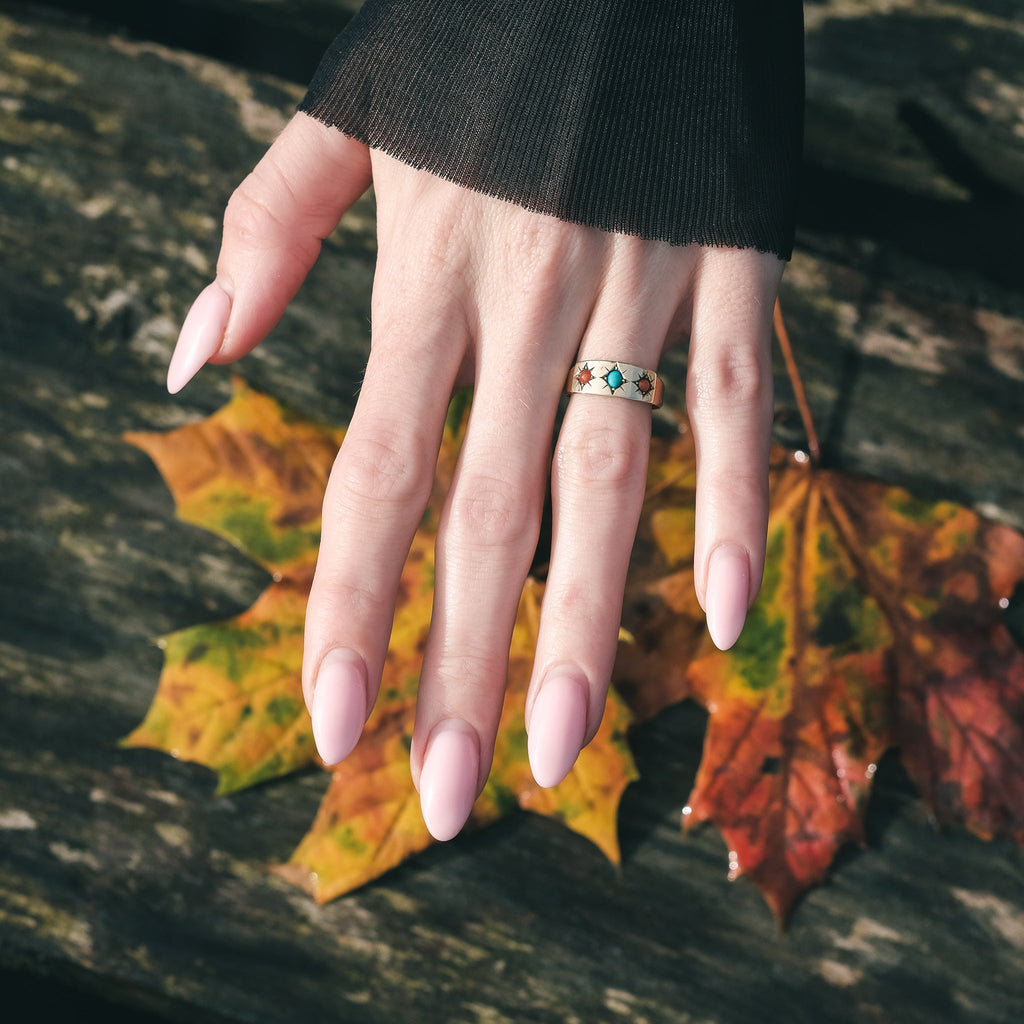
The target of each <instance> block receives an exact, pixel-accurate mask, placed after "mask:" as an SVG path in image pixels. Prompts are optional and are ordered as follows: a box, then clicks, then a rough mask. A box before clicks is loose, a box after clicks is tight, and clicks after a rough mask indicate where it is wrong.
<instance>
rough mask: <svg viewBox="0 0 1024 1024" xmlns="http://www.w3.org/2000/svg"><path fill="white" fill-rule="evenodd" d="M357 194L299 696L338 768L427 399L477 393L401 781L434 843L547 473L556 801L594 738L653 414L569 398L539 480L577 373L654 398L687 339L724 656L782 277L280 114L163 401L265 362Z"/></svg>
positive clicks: (501, 647)
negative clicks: (346, 354) (364, 236)
mask: <svg viewBox="0 0 1024 1024" xmlns="http://www.w3.org/2000/svg"><path fill="white" fill-rule="evenodd" d="M371 178H372V180H373V183H374V187H375V190H376V196H377V208H378V225H377V230H378V258H377V270H376V277H375V281H374V288H373V310H372V320H373V322H372V345H371V351H370V357H369V362H368V364H367V368H366V376H365V380H364V382H363V386H362V390H361V392H360V396H359V400H358V403H357V405H356V409H355V412H354V414H353V417H352V422H351V424H350V426H349V428H348V432H347V434H346V437H345V441H344V444H343V446H342V449H341V451H340V453H339V455H338V458H337V461H336V463H335V465H334V468H333V470H332V473H331V477H330V482H329V484H328V488H327V494H326V498H325V501H324V512H323V537H322V542H321V548H320V555H319V560H318V563H317V569H316V576H315V579H314V581H313V587H312V592H311V594H310V598H309V606H308V611H307V617H306V633H305V659H304V666H303V689H304V693H305V698H306V702H307V705H308V706H309V708H310V712H311V714H312V719H313V730H314V735H315V737H316V742H317V747H318V749H319V752H320V754H321V756H322V757H323V759H324V760H325V761H326V762H327V763H335V762H337V761H340V760H342V759H343V758H344V757H345V756H346V755H347V754H348V753H349V752H350V751H351V749H352V748H353V747H354V746H355V744H356V741H357V740H358V738H359V735H360V732H361V730H362V728H363V725H364V723H365V720H366V717H367V716H368V714H369V711H370V709H371V708H372V706H373V703H374V700H375V698H376V694H377V688H378V686H379V683H380V677H381V672H382V667H383V664H384V658H385V654H386V651H387V646H388V639H389V635H390V631H391V624H392V618H393V613H394V605H395V594H396V590H397V587H398V582H399V577H400V574H401V571H402V566H403V564H404V561H405V557H406V554H407V552H408V549H409V545H410V543H411V539H412V536H413V533H414V531H415V529H416V526H417V524H418V523H419V521H420V517H421V515H422V512H423V508H424V505H425V503H426V500H427V497H428V495H429V491H430V487H431V483H432V480H433V475H434V464H435V461H436V458H437V453H438V447H439V444H440V440H441V433H442V428H443V424H444V420H445V415H446V412H447V407H448V402H449V399H450V397H451V394H452V391H453V390H454V389H455V388H456V387H457V386H459V385H460V384H462V383H470V382H472V383H473V384H474V385H475V396H474V403H473V411H472V414H471V418H470V423H469V426H468V429H467V434H466V438H465V442H464V445H463V448H462V453H461V456H460V459H459V463H458V467H457V469H456V472H455V478H454V482H453V485H452V488H451V492H450V494H449V496H448V500H447V503H446V506H445V509H444V513H443V516H442V520H441V525H440V530H439V533H438V537H437V552H436V585H435V597H434V610H433V619H432V623H431V628H430V637H429V641H428V643H427V648H426V651H425V654H424V660H423V671H422V677H421V682H420V690H419V698H418V704H417V713H416V725H415V733H414V736H413V743H412V754H411V759H412V773H413V778H414V780H415V782H416V785H417V787H418V789H419V792H420V798H421V803H422V808H423V815H424V819H425V821H426V824H427V826H428V828H429V829H430V831H431V833H432V834H433V835H434V836H435V837H436V838H438V839H449V838H451V837H452V836H454V835H455V834H456V833H457V832H458V831H459V830H460V829H461V828H462V825H463V824H464V823H465V821H466V819H467V817H468V816H469V813H470V810H471V808H472V805H473V802H474V800H475V799H476V797H477V795H478V793H479V792H480V790H481V789H482V788H483V785H484V783H485V781H486V778H487V774H488V770H489V768H490V763H491V756H492V751H493V745H494V738H495V731H496V729H497V724H498V719H499V715H500V712H501V706H502V700H503V695H504V688H505V674H506V668H507V662H508V650H509V643H510V639H511V633H512V626H513V623H514V621H515V616H516V609H517V607H518V603H519V596H520V592H521V590H522V585H523V581H524V579H525V577H526V575H527V572H528V570H529V567H530V563H531V560H532V558H533V555H534V551H535V547H536V543H537V537H538V532H539V527H540V520H541V512H542V507H543V503H544V496H545V490H546V485H547V477H548V473H549V470H550V474H551V485H552V495H553V506H554V535H553V544H552V554H551V563H550V571H549V575H548V579H547V585H546V588H545V597H544V606H543V610H542V616H541V626H540V633H539V637H538V642H537V652H536V660H535V664H534V670H533V677H532V680H531V683H530V689H529V694H528V697H527V707H526V722H527V728H528V732H529V752H530V762H531V765H532V768H533V771H534V775H535V777H536V779H537V781H538V782H539V783H540V784H541V785H543V786H552V785H555V784H557V783H558V782H559V781H561V779H562V778H563V777H564V776H565V775H566V774H567V772H568V771H569V770H570V769H571V767H572V765H573V763H574V762H575V760H576V757H577V755H578V754H579V751H580V749H581V747H582V746H584V745H585V744H586V743H587V742H589V741H590V739H591V738H592V737H593V735H594V734H595V732H596V731H597V728H598V725H599V724H600V721H601V716H602V711H603V707H604V700H605V695H606V692H607V689H608V684H609V679H610V676H611V671H612V663H613V661H614V658H615V653H616V645H617V636H618V627H619V619H620V614H621V608H622V595H623V590H624V585H625V578H626V569H627V565H628V562H629V557H630V552H631V548H632V542H633V538H634V536H635V532H636V527H637V522H638V519H639V515H640V507H641V503H642V501H643V496H644V484H645V479H646V469H647V452H648V447H649V443H650V416H651V412H650V408H649V407H648V406H645V405H643V404H641V403H639V402H632V401H618V400H613V399H611V398H607V397H594V396H589V395H579V396H573V397H572V398H570V400H569V403H568V409H567V411H566V414H565V417H564V420H563V422H562V426H561V429H560V431H559V435H558V440H557V445H556V448H555V455H554V460H553V463H552V462H551V461H550V460H549V455H550V440H551V436H552V431H553V429H554V425H555V414H556V409H557V406H558V402H559V398H560V396H561V394H562V391H563V387H564V384H565V380H566V376H567V374H568V371H569V368H570V366H571V365H572V364H573V363H574V362H576V361H577V360H586V359H591V360H593V359H612V360H620V361H622V362H626V363H632V364H636V365H639V366H642V367H646V368H650V369H652V370H653V369H656V368H657V365H658V361H659V358H660V356H661V354H662V352H663V351H664V350H665V349H666V348H667V347H668V346H670V345H672V344H673V343H675V342H676V341H678V340H680V339H682V338H684V337H686V336H687V335H688V336H689V338H690V355H689V371H688V382H687V411H688V414H689V418H690V423H691V426H692V429H693V432H694V436H695V438H696V442H697V459H698V485H697V527H696V554H695V566H694V571H695V580H696V587H697V596H698V598H699V599H700V601H701V604H702V606H703V607H704V609H705V611H706V613H707V617H708V627H709V629H710V631H711V636H712V638H713V639H714V640H715V642H716V643H717V644H718V645H719V646H720V647H722V648H726V647H729V646H730V645H731V644H732V643H733V642H734V641H735V640H736V638H737V636H738V635H739V632H740V630H741V628H742V625H743V621H744V617H745V615H746V612H747V608H748V607H749V605H750V603H751V602H752V601H753V599H754V596H755V595H756V593H757V590H758V587H759V585H760V580H761V573H762V567H763V560H764V546H765V530H766V522H767V501H768V494H767V491H768V472H767V462H768V443H769V429H770V422H771V404H772V393H771V392H772V375H771V365H770V346H769V338H770V324H771V316H772V309H773V305H774V301H775V295H776V291H777V289H778V284H779V279H780V277H781V273H782V267H783V264H782V263H781V261H780V260H778V259H777V258H775V257H773V256H767V255H764V254H761V253H758V252H756V251H754V250H737V249H709V248H701V247H698V246H691V247H673V246H669V245H667V244H663V243H659V242H648V241H643V240H640V239H638V238H634V237H628V236H624V235H615V234H608V233H605V232H601V231H598V230H596V229H594V228H588V227H581V226H578V225H573V224H567V223H564V222H562V221H559V220H556V219H554V218H551V217H548V216H542V215H539V214H535V213H530V212H528V211H526V210H523V209H520V208H519V207H517V206H514V205H512V204H509V203H505V202H502V201H499V200H496V199H492V198H489V197H487V196H484V195H480V194H478V193H475V192H470V191H467V190H466V189H463V188H461V187H459V186H457V185H454V184H451V183H449V182H446V181H444V180H442V179H440V178H437V177H434V176H432V175H429V174H427V173H425V172H422V171H417V170H414V169H412V168H410V167H408V166H406V165H404V164H401V163H399V162H397V161H395V160H392V159H390V158H388V157H386V156H384V155H382V154H380V153H379V152H376V151H370V150H368V149H367V148H366V147H365V146H363V145H361V144H360V143H357V142H355V141H353V140H352V139H350V138H348V137H346V136H344V135H342V134H341V133H339V132H338V131H336V130H335V129H333V128H329V127H326V126H324V125H322V124H320V123H319V122H317V121H315V120H313V119H311V118H309V117H307V116H305V115H303V114H299V115H297V116H296V117H295V119H294V120H293V121H292V122H291V124H290V125H289V126H288V127H287V128H286V129H285V131H284V132H283V133H282V135H281V136H280V138H279V139H278V140H277V141H276V142H275V143H274V145H273V146H272V147H271V149H270V150H269V151H268V153H267V154H266V156H265V157H264V159H263V160H262V161H261V162H260V164H259V165H258V166H257V168H256V169H255V170H254V171H253V173H252V174H251V175H250V176H249V177H248V178H247V179H246V181H245V182H244V183H243V184H242V185H241V187H240V188H239V189H238V191H237V192H236V193H235V195H234V196H233V197H232V199H231V202H230V203H229V205H228V209H227V213H226V216H225V222H224V238H223V244H222V248H221V254H220V259H219V262H218V267H217V279H216V282H215V283H214V284H213V285H211V286H210V287H208V288H207V289H206V290H205V291H204V292H203V293H202V294H201V295H200V297H199V299H197V301H196V303H195V305H194V306H193V309H192V311H191V312H190V313H189V316H188V318H187V320H186V322H185V325H184V327H183V329H182V333H181V338H180V339H179V342H178V347H177V349H176V351H175V354H174V357H173V359H172V361H171V367H170V370H169V373H168V387H169V388H170V390H171V391H172V392H173V391H177V390H179V389H180V388H181V387H182V386H184V384H185V383H186V382H187V381H188V379H189V378H190V377H191V376H192V375H193V374H194V373H195V372H196V371H197V370H198V369H199V367H200V366H202V364H203V363H204V362H206V361H208V360H209V361H212V362H218V363H221V362H228V361H230V360H234V359H237V358H239V357H240V356H242V355H244V354H245V353H246V352H248V351H250V350H251V349H252V348H254V347H255V346H256V345H257V344H258V343H259V342H260V341H261V340H262V338H263V337H264V336H265V335H266V334H267V333H268V332H269V331H270V329H271V328H272V327H273V326H274V324H275V323H276V322H277V320H278V319H279V317H280V316H281V314H282V313H283V311H284V309H285V307H286V306H287V304H288V302H289V301H290V300H291V298H292V297H293V295H294V294H295V292H296V290H297V289H298V287H299V285H300V284H301V282H302V280H303V278H304V277H305V275H306V273H307V272H308V270H309V269H310V267H311V266H312V265H313V263H314V261H315V260H316V257H317V255H318V253H319V249H320V242H321V240H322V239H323V238H325V237H326V236H327V235H328V234H329V233H330V232H331V231H332V230H333V229H334V227H335V226H336V225H337V223H338V221H339V219H340V218H341V216H342V214H343V213H344V212H345V210H346V209H347V208H348V207H349V206H350V205H351V204H352V203H353V202H354V201H355V199H356V198H357V197H358V196H359V195H360V194H361V193H362V192H363V191H364V190H365V189H366V188H367V186H368V185H369V183H370V181H371ZM672 397H675V396H672ZM676 400H678V399H676Z"/></svg>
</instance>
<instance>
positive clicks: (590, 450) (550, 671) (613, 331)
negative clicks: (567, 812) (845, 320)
mask: <svg viewBox="0 0 1024 1024" xmlns="http://www.w3.org/2000/svg"><path fill="white" fill-rule="evenodd" d="M619 248H620V250H624V251H622V252H620V257H619V259H618V260H617V262H616V269H615V270H614V272H613V274H612V276H611V278H610V280H609V281H608V284H607V286H606V287H605V289H604V290H603V291H602V294H601V297H600V299H599V301H598V304H597V306H596V308H595V310H594V314H593V316H592V319H591V323H590V326H589V327H588V329H587V333H586V335H585V337H584V339H583V342H582V344H581V347H580V351H579V354H578V356H577V358H578V359H580V360H583V361H585V362H586V361H587V360H588V359H589V360H593V361H596V360H600V359H604V360H609V359H621V361H622V362H624V363H631V364H635V365H639V366H642V367H644V368H646V369H651V370H653V369H655V368H656V367H657V365H658V360H659V358H660V356H661V353H662V350H663V348H664V347H665V344H666V341H667V339H668V337H669V334H670V333H671V332H672V330H673V322H674V319H675V314H676V310H677V308H678V306H679V304H680V302H681V301H682V294H681V293H682V292H683V290H684V288H685V283H686V281H687V279H688V267H689V266H690V265H691V264H692V262H693V255H692V253H687V252H685V251H684V250H680V249H674V250H670V249H669V247H668V246H665V247H664V248H662V247H659V246H650V245H644V244H640V243H637V242H636V240H623V241H620V243H619ZM627 376H629V375H628V374H627ZM631 390H632V388H631V387H630V383H629V382H628V381H627V383H626V384H625V386H624V388H623V389H620V391H619V394H620V396H621V394H623V393H630V392H631ZM650 437H651V408H650V406H648V405H646V404H643V403H640V402H636V401H628V400H625V399H624V398H623V397H613V396H612V395H611V393H609V394H608V395H604V394H600V393H599V394H580V395H572V396H570V398H569V401H568V406H567V409H566V414H565V418H564V420H563V422H562V426H561V429H560V431H559V437H558V444H557V446H556V449H555V457H554V461H553V465H552V500H553V512H554V531H553V543H552V556H551V563H550V568H549V572H548V579H547V585H546V587H545V593H544V606H543V612H542V615H541V626H540V632H539V635H538V640H537V651H536V658H535V662H534V671H533V677H532V680H531V685H530V691H529V694H528V697H527V710H526V716H527V717H526V721H527V731H528V733H529V755H530V764H531V767H532V770H533V774H534V778H535V779H536V780H537V782H538V783H539V784H540V785H541V786H554V785H557V784H558V783H559V782H561V781H562V779H563V778H564V777H565V775H566V774H567V773H568V772H569V770H570V769H571V768H572V766H573V764H574V763H575V761H576V758H577V756H578V755H579V752H580V750H581V748H582V747H583V746H585V745H586V743H588V742H589V741H590V740H591V739H592V738H593V736H594V734H595V733H596V732H597V729H598V727H599V725H600V723H601V717H602V714H603V709H604V703H605V698H606V696H607V692H608V685H609V681H610V678H611V671H612V664H613V662H614V660H615V654H616V650H617V641H618V632H619V623H620V619H621V612H622V595H623V591H624V588H625V580H626V572H627V569H628V565H629V558H630V554H631V551H632V546H633V538H634V537H635V535H636V528H637V523H638V521H639V517H640V509H641V506H642V504H643V497H644V488H645V483H646V478H647V456H648V450H649V447H650Z"/></svg>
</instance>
